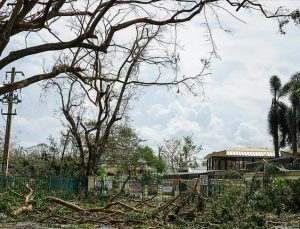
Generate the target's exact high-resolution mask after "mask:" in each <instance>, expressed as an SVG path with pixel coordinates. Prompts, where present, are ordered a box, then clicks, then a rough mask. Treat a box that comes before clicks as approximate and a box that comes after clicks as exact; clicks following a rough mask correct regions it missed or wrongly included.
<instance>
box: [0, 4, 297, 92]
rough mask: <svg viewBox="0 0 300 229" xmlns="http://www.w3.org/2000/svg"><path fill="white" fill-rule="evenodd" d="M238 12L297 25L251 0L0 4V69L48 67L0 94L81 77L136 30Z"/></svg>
mask: <svg viewBox="0 0 300 229" xmlns="http://www.w3.org/2000/svg"><path fill="white" fill-rule="evenodd" d="M241 8H249V9H252V10H258V11H260V12H262V13H263V14H264V15H265V16H266V17H279V16H286V17H284V18H285V19H288V18H289V17H290V16H293V19H294V20H295V21H296V22H297V20H299V17H298V16H297V15H299V12H298V11H296V12H294V13H293V14H291V13H289V12H285V14H284V15H282V10H280V11H276V12H275V13H270V12H268V11H267V10H266V9H264V8H263V7H262V5H261V4H259V3H258V2H257V1H254V0H243V1H241V0H195V1H190V0H170V1H165V0H146V1H144V0H99V1H96V0H69V1H65V0H11V1H6V0H1V1H0V32H1V35H0V56H1V58H0V70H1V69H3V68H6V67H7V66H8V65H10V64H14V63H15V62H16V61H18V60H20V59H23V58H25V60H26V59H27V58H29V57H31V56H34V55H39V57H40V58H44V59H45V61H46V62H47V66H52V67H50V68H49V69H48V70H46V69H44V70H42V69H41V72H40V73H39V74H37V75H29V76H27V78H25V79H23V80H20V81H17V82H15V83H13V84H9V85H4V86H2V87H0V95H3V94H5V93H7V92H9V91H12V90H16V89H20V88H23V87H27V86H29V85H31V84H33V83H36V82H38V81H41V80H46V79H51V78H54V77H57V76H58V75H60V74H62V73H73V74H74V75H76V74H77V73H86V70H87V69H86V66H85V62H84V61H83V59H82V58H83V57H84V56H85V55H89V53H101V55H106V54H110V53H111V52H114V51H115V49H116V48H117V47H121V46H122V47H124V48H126V46H124V44H126V43H127V42H130V41H131V40H130V39H132V37H131V36H130V34H131V33H132V31H133V30H134V28H135V27H139V26H150V27H152V28H153V29H154V30H156V31H157V30H158V29H159V28H161V30H166V29H168V28H170V26H172V25H174V24H181V23H184V22H187V21H190V20H192V19H193V18H194V17H195V16H197V15H199V14H204V13H205V12H206V11H209V10H211V11H212V12H215V11H216V10H218V9H220V10H225V11H226V12H229V13H230V11H232V9H233V10H234V9H235V10H236V11H239V10H240V9H241ZM206 9H207V10H206ZM297 13H298V14H297ZM282 23H283V24H285V23H286V22H282ZM124 34H126V35H129V36H126V37H128V38H126V39H125V36H124ZM20 38H21V39H24V40H25V42H24V44H21V45H14V43H15V41H16V40H19V39H20ZM133 39H134V38H133ZM168 39H169V38H165V40H164V41H166V40H168ZM49 52H60V53H62V55H63V54H66V53H67V54H70V53H71V54H73V57H74V58H73V59H72V61H67V62H65V63H61V62H54V61H52V59H51V57H49V56H50V55H48V54H49ZM102 66H103V63H102ZM114 80H115V79H114ZM179 81H180V80H179ZM180 82H181V81H180ZM131 83H138V82H134V81H132V82H131ZM141 83H144V84H147V82H144V81H142V82H141ZM152 83H153V82H152ZM162 83H164V82H162ZM174 83H175V82H174Z"/></svg>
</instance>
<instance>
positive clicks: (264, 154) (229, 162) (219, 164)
mask: <svg viewBox="0 0 300 229" xmlns="http://www.w3.org/2000/svg"><path fill="white" fill-rule="evenodd" d="M290 155H291V154H290V153H288V152H284V151H281V152H280V156H285V157H286V156H290ZM272 158H275V152H274V151H273V150H271V149H266V148H231V149H225V150H221V151H218V152H213V153H210V154H208V155H207V156H206V157H205V159H207V170H208V171H210V170H245V168H246V164H247V163H251V162H256V161H259V160H262V159H272Z"/></svg>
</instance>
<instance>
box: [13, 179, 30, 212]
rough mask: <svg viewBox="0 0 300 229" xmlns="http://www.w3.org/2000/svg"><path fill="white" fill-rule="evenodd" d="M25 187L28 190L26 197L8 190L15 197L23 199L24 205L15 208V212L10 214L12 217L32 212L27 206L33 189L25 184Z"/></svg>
mask: <svg viewBox="0 0 300 229" xmlns="http://www.w3.org/2000/svg"><path fill="white" fill-rule="evenodd" d="M25 186H26V188H27V189H28V190H29V192H28V194H27V195H26V196H24V195H21V194H19V193H17V192H15V191H13V190H10V191H11V192H12V193H14V194H15V195H17V196H20V197H23V198H25V200H24V204H23V205H22V206H21V207H19V208H17V209H16V210H14V211H12V212H10V215H12V216H18V215H20V214H22V213H26V212H32V211H33V207H32V205H31V204H29V203H30V197H31V196H32V194H33V189H32V188H30V187H29V185H28V184H26V185H25Z"/></svg>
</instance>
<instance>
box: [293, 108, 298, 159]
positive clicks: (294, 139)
mask: <svg viewBox="0 0 300 229" xmlns="http://www.w3.org/2000/svg"><path fill="white" fill-rule="evenodd" d="M292 109H293V110H292V120H293V125H292V151H293V157H294V158H296V157H297V119H296V108H295V107H294V106H293V108H292Z"/></svg>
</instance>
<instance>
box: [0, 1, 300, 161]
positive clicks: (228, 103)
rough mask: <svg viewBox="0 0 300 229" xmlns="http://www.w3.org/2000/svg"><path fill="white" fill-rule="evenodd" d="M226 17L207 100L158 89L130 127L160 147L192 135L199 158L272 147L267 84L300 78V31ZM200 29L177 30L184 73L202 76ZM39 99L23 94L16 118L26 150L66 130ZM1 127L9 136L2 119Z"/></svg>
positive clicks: (34, 62)
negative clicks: (272, 80) (168, 140)
mask: <svg viewBox="0 0 300 229" xmlns="http://www.w3.org/2000/svg"><path fill="white" fill-rule="evenodd" d="M295 2H297V4H298V7H299V6H300V2H299V1H287V4H288V3H289V4H293V3H295ZM293 7H295V4H294V5H293ZM296 7H297V6H296ZM221 16H222V18H221V21H222V22H223V24H224V26H225V27H226V28H229V29H230V30H232V31H233V32H232V33H226V32H224V31H222V30H220V29H219V28H218V27H217V26H216V23H215V21H212V22H211V26H212V27H211V29H212V32H213V38H214V41H215V43H216V45H217V52H218V55H219V56H220V59H218V58H214V59H212V63H211V67H210V73H211V75H209V76H206V77H205V78H203V82H204V92H205V96H203V94H202V89H201V88H199V93H198V96H196V97H195V96H193V95H189V94H187V93H184V94H176V93H170V92H169V91H167V90H166V89H164V88H159V87H155V88H146V89H144V90H143V91H142V92H141V97H140V98H139V100H137V101H134V102H132V107H133V109H132V110H131V111H130V113H129V115H130V117H131V119H132V120H133V121H132V126H133V127H134V128H136V130H137V131H138V132H139V133H140V135H141V136H142V137H143V138H144V139H145V140H147V141H146V143H147V144H149V145H151V146H153V147H154V148H155V147H156V145H157V144H160V143H161V141H162V140H163V139H164V138H171V137H181V136H186V135H193V136H194V140H195V142H196V143H197V144H201V145H203V148H204V150H203V151H202V152H201V153H200V155H199V156H200V157H203V156H204V155H206V154H207V153H210V152H212V151H216V150H222V149H225V148H228V147H237V146H249V147H250V146H252V147H272V142H271V137H270V136H269V135H268V134H267V125H266V118H267V112H268V109H269V106H270V102H271V96H270V92H269V78H270V76H271V75H273V74H277V75H278V76H280V78H281V79H282V82H283V83H284V82H286V81H287V80H288V78H289V76H290V75H291V74H293V73H294V72H296V71H300V63H299V60H300V52H299V50H300V42H299V37H300V27H296V26H294V25H293V23H291V24H290V25H288V26H287V27H286V30H287V34H286V35H281V34H279V33H278V25H277V23H276V21H275V20H270V19H265V18H264V17H263V16H261V15H259V14H257V13H253V14H251V13H248V14H245V13H244V12H243V13H241V14H240V17H241V19H243V20H244V21H246V24H244V23H241V22H239V21H237V20H235V19H232V18H231V17H229V16H228V15H221ZM201 22H202V21H198V20H194V21H193V22H192V23H190V24H189V25H185V26H182V27H180V28H178V31H179V33H178V34H179V35H178V40H179V41H180V44H181V45H182V49H179V52H180V58H181V73H182V74H186V75H193V74H195V73H197V71H199V66H200V59H201V58H203V57H207V54H208V52H209V51H210V50H211V46H210V44H209V42H208V41H207V38H206V36H205V33H204V31H205V28H203V27H202V26H200V23H201ZM20 42H21V40H20ZM43 64H44V63H43V58H33V59H26V60H25V61H24V60H22V62H19V63H17V64H15V66H16V67H17V70H22V71H23V72H24V73H25V74H32V73H33V72H35V71H37V70H38V69H39V68H40V66H41V65H43ZM46 67H47V66H46ZM6 70H7V69H6ZM147 74H150V73H149V72H148V73H147ZM40 93H41V87H40V86H39V84H37V85H34V86H30V88H25V89H23V90H22V99H23V102H22V104H21V105H18V106H17V107H16V108H17V113H18V115H17V116H15V117H14V119H13V127H12V137H16V138H17V140H18V142H19V143H20V144H21V145H25V146H31V145H34V144H37V143H41V142H45V141H46V138H47V137H48V136H49V135H53V136H57V133H58V132H59V130H60V129H61V126H60V122H59V120H58V113H57V112H55V108H57V106H58V102H57V101H56V99H55V98H54V97H53V96H52V95H51V94H49V95H48V97H47V99H43V97H41V96H40ZM49 98H53V99H49ZM0 128H1V129H2V130H3V132H4V120H3V118H2V119H1V121H0Z"/></svg>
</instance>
